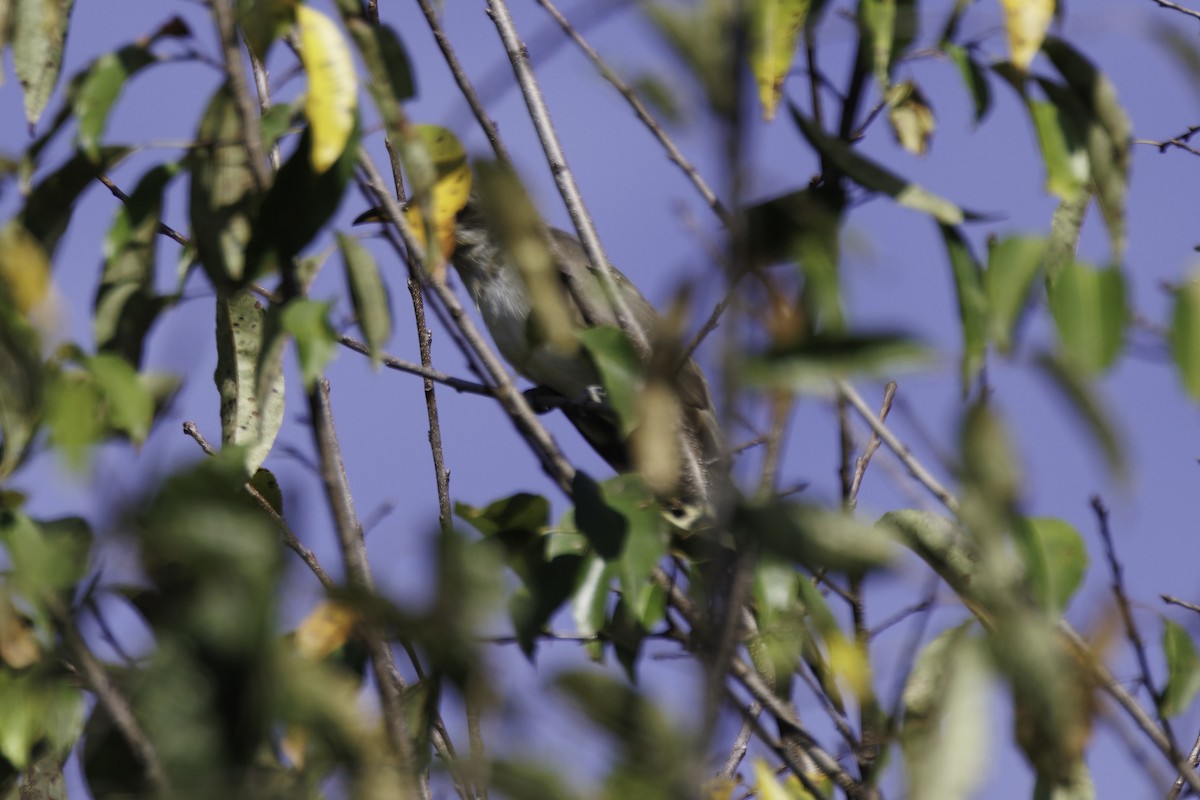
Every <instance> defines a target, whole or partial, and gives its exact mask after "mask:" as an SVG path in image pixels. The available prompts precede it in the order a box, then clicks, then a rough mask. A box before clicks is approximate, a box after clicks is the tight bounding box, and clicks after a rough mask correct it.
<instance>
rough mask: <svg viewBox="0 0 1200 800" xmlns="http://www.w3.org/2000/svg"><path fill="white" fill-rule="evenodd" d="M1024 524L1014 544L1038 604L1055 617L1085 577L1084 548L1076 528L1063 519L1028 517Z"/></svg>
mask: <svg viewBox="0 0 1200 800" xmlns="http://www.w3.org/2000/svg"><path fill="white" fill-rule="evenodd" d="M1024 523H1025V524H1024V525H1021V526H1019V527H1018V530H1017V531H1016V536H1015V541H1016V543H1017V547H1018V548H1019V549H1020V550H1021V554H1022V559H1023V560H1024V562H1025V570H1026V573H1025V574H1026V579H1027V581H1028V583H1029V586H1030V588H1031V589H1032V590H1033V596H1034V599H1035V601H1036V602H1037V604H1038V605H1039V606H1040V607H1041V608H1042V609H1043V610H1045V611H1046V612H1047V613H1048V614H1050V616H1051V617H1053V618H1057V617H1059V616H1061V615H1062V613H1063V612H1064V611H1066V608H1067V604H1068V603H1069V602H1070V601H1071V598H1072V597H1073V596H1074V595H1075V592H1076V591H1078V589H1079V587H1080V585H1081V584H1082V583H1083V578H1084V576H1085V575H1086V574H1087V568H1088V554H1087V546H1086V545H1085V544H1084V541H1083V537H1082V536H1080V534H1079V531H1077V530H1076V529H1075V526H1073V525H1071V523H1069V522H1067V521H1065V520H1061V519H1054V518H1053V517H1030V518H1028V519H1026V520H1024Z"/></svg>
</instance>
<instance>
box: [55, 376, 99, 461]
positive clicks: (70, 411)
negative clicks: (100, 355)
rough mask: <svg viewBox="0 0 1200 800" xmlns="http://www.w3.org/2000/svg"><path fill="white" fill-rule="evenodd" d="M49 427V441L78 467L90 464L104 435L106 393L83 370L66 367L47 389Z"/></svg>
mask: <svg viewBox="0 0 1200 800" xmlns="http://www.w3.org/2000/svg"><path fill="white" fill-rule="evenodd" d="M45 413H46V418H45V424H46V429H47V430H48V431H49V434H50V444H51V445H52V446H54V447H56V448H58V449H60V450H62V452H63V455H64V456H65V457H66V459H67V463H68V464H69V465H70V466H72V467H74V468H75V469H82V468H83V467H85V466H87V460H88V456H89V454H90V452H91V448H92V447H93V446H94V445H96V444H97V443H99V441H100V439H101V438H103V436H104V431H105V423H104V393H103V392H102V391H101V390H100V387H99V386H98V385H97V384H96V381H95V379H94V378H93V377H92V376H91V375H89V374H88V373H86V372H82V371H80V370H64V371H61V372H59V373H58V374H57V375H55V376H54V379H53V380H52V381H51V382H50V384H49V385H48V386H47V388H46V412H45Z"/></svg>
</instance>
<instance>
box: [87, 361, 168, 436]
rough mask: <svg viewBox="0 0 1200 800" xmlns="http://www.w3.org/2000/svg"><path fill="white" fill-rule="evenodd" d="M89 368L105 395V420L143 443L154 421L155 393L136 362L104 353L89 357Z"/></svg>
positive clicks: (112, 426)
mask: <svg viewBox="0 0 1200 800" xmlns="http://www.w3.org/2000/svg"><path fill="white" fill-rule="evenodd" d="M87 369H88V371H89V372H90V373H91V374H92V377H93V378H94V379H95V381H96V386H98V387H99V389H100V392H101V394H102V396H103V398H104V408H105V412H106V413H105V416H104V419H105V422H107V424H108V425H109V426H110V427H111V428H113V429H114V430H117V431H120V432H121V433H124V434H125V435H127V436H128V437H129V438H130V439H131V440H132V441H133V442H134V443H135V444H139V445H140V444H142V443H143V442H145V441H146V437H147V436H149V435H150V425H151V423H152V422H153V421H154V397H153V395H151V394H150V392H149V390H148V389H147V387H146V386H145V385H144V384H143V383H142V380H141V376H140V375H138V373H137V370H135V369H134V368H133V366H132V365H131V364H130V363H129V362H128V361H126V360H125V359H123V358H121V357H120V356H114V355H109V354H107V353H100V354H98V355H95V356H93V357H92V358H89V359H88V360H87Z"/></svg>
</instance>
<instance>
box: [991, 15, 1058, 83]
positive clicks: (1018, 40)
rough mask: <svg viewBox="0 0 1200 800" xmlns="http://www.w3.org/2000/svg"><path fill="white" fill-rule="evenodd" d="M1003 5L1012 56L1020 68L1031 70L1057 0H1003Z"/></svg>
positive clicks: (1012, 59) (1021, 69) (1023, 70)
mask: <svg viewBox="0 0 1200 800" xmlns="http://www.w3.org/2000/svg"><path fill="white" fill-rule="evenodd" d="M1000 5H1001V6H1002V7H1003V9H1004V28H1005V30H1006V31H1007V32H1008V50H1009V58H1010V60H1011V61H1012V63H1013V66H1015V67H1016V68H1017V69H1019V70H1020V71H1021V72H1028V71H1029V65H1030V64H1031V63H1033V57H1034V56H1036V55H1037V52H1038V50H1040V49H1041V47H1042V40H1043V39H1045V38H1046V31H1048V30H1049V29H1050V22H1051V20H1053V19H1054V0H1000Z"/></svg>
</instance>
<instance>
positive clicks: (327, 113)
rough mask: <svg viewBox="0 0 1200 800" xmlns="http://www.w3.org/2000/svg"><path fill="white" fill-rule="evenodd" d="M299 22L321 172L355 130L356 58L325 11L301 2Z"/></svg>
mask: <svg viewBox="0 0 1200 800" xmlns="http://www.w3.org/2000/svg"><path fill="white" fill-rule="evenodd" d="M296 26H297V27H298V28H299V31H300V60H301V61H302V62H303V64H304V71H305V72H307V73H308V95H307V97H306V98H305V101H304V116H305V117H307V118H308V124H309V127H311V129H312V154H311V158H312V165H313V169H314V170H315V171H316V172H318V173H321V172H324V171H325V170H327V169H329V168H330V167H331V166H333V165H334V163H335V162H336V161H337V160H338V159H339V158H340V157H341V155H342V151H344V150H345V149H346V143H347V142H349V141H350V134H351V133H352V132H353V130H354V112H355V110H356V108H357V107H358V85H357V83H356V75H355V72H354V59H353V57H352V56H351V55H350V48H349V47H348V46H347V45H346V39H345V37H343V36H342V32H341V30H339V29H338V26H337V25H336V24H335V23H334V22H333V20H331V19H330V18H329V17H327V16H325V15H324V14H322V13H321V12H319V11H315V10H313V9H311V8H309V7H308V6H299V7H298V8H297V9H296Z"/></svg>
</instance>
